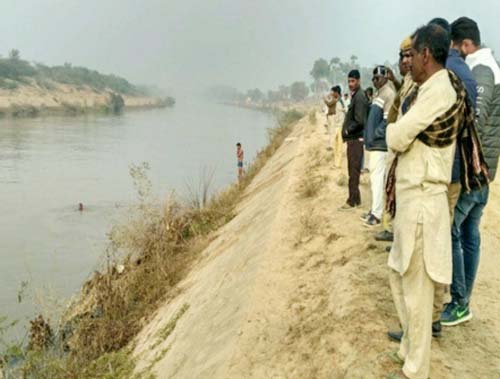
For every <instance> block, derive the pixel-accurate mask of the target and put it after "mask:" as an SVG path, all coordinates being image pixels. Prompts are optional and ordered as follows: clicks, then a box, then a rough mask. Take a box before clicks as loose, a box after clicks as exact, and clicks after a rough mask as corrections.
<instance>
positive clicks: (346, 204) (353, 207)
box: [339, 203, 359, 211]
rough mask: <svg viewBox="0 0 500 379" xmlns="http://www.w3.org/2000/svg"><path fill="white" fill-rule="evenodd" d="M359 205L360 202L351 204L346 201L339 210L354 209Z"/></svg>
mask: <svg viewBox="0 0 500 379" xmlns="http://www.w3.org/2000/svg"><path fill="white" fill-rule="evenodd" d="M358 207H359V204H358V205H351V204H349V203H345V204H344V205H342V206H341V207H340V208H339V211H350V210H352V209H356V208H358Z"/></svg>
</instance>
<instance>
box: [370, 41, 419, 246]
mask: <svg viewBox="0 0 500 379" xmlns="http://www.w3.org/2000/svg"><path fill="white" fill-rule="evenodd" d="M411 43H412V41H411V38H410V37H406V38H405V39H404V40H403V41H402V42H401V44H400V46H399V73H400V74H401V77H402V80H401V82H400V81H398V80H397V79H396V77H395V76H394V73H393V72H392V71H391V70H390V69H388V70H387V78H388V79H389V80H390V81H391V82H392V84H393V85H394V87H395V88H396V89H397V94H396V96H395V98H394V101H393V103H392V105H391V108H390V109H389V114H388V115H387V124H389V123H393V122H396V121H397V119H398V117H399V116H400V115H401V111H402V109H401V105H402V103H403V101H404V99H405V98H406V97H407V96H408V95H409V94H410V92H411V91H412V89H413V87H414V83H413V80H412V78H411V72H410V68H411ZM393 155H394V154H393V153H392V152H388V154H387V164H388V165H389V166H390V164H391V163H392V159H393ZM387 170H388V167H387V166H386V172H387ZM382 224H383V228H384V230H383V231H382V232H380V233H377V234H376V235H375V239H376V240H377V241H386V242H392V241H393V239H394V234H393V233H392V225H391V216H390V215H389V214H388V213H387V212H385V213H384V216H383V220H382ZM387 249H388V251H390V246H388V247H387Z"/></svg>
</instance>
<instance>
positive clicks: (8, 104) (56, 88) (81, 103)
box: [0, 81, 161, 114]
mask: <svg viewBox="0 0 500 379" xmlns="http://www.w3.org/2000/svg"><path fill="white" fill-rule="evenodd" d="M51 87H53V88H52V89H50V90H48V89H46V88H42V87H40V86H38V85H37V84H36V83H35V82H34V81H33V83H32V85H22V86H20V87H18V88H17V89H14V90H7V89H0V112H2V113H5V114H11V113H12V112H13V111H15V110H16V109H19V108H27V107H33V108H36V109H38V110H39V111H40V112H48V113H50V112H61V111H62V112H64V111H68V109H71V108H72V107H74V108H78V109H82V110H92V109H101V108H102V107H104V106H106V105H108V103H109V99H110V94H111V93H112V92H113V91H110V90H103V91H97V90H94V89H92V88H90V87H87V86H79V87H76V86H70V85H66V84H60V83H55V82H51ZM122 97H123V100H124V102H125V107H127V108H153V107H158V106H160V102H161V100H160V99H159V98H154V97H147V96H128V95H122Z"/></svg>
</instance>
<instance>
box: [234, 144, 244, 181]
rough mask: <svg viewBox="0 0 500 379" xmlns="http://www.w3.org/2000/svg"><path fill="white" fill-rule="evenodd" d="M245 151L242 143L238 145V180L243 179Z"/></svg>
mask: <svg viewBox="0 0 500 379" xmlns="http://www.w3.org/2000/svg"><path fill="white" fill-rule="evenodd" d="M243 154H244V153H243V149H242V148H241V143H239V142H238V143H237V144H236V158H237V159H238V180H241V178H243Z"/></svg>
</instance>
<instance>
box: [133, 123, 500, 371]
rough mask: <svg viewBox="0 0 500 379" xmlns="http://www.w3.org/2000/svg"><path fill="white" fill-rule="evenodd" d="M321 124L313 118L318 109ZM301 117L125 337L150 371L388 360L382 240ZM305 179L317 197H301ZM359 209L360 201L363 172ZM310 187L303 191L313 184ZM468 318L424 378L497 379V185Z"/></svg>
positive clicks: (448, 333)
mask: <svg viewBox="0 0 500 379" xmlns="http://www.w3.org/2000/svg"><path fill="white" fill-rule="evenodd" d="M317 117H318V119H320V115H319V114H318V115H317ZM320 124H321V123H320V122H318V123H317V124H316V125H310V124H309V123H308V121H307V117H306V118H304V119H303V120H302V121H301V122H299V124H297V126H296V127H295V130H294V132H293V133H292V134H291V136H290V137H289V138H288V140H287V141H286V142H285V144H284V145H283V146H282V147H281V148H280V149H279V150H278V152H277V153H276V154H275V155H274V156H273V157H272V158H271V159H270V160H269V162H268V164H267V165H266V166H265V167H264V169H263V170H262V171H261V172H260V173H259V175H258V176H257V177H256V178H255V180H254V182H253V183H252V184H251V185H250V186H249V187H248V189H247V192H246V195H245V198H244V200H243V201H242V203H241V204H240V205H239V207H238V209H237V216H236V217H235V218H234V219H233V220H232V221H231V222H230V223H229V224H227V225H226V226H225V227H224V228H223V229H222V230H220V231H219V232H218V233H217V236H215V239H214V241H213V242H212V243H211V245H210V246H209V247H208V248H207V249H206V250H205V252H204V253H203V257H202V258H201V260H200V262H199V263H198V264H197V266H196V268H195V269H194V270H193V271H192V272H191V273H190V274H189V276H188V277H187V279H186V280H185V281H184V282H182V283H181V285H180V288H179V290H180V294H179V295H178V296H177V298H175V299H174V300H173V301H171V302H170V303H168V304H165V305H164V306H163V307H162V308H161V309H159V310H158V312H157V314H156V315H155V317H154V318H153V319H152V321H151V322H150V323H149V324H148V325H147V326H146V327H145V328H144V330H143V331H142V332H141V334H140V335H139V336H138V338H137V340H136V348H135V352H134V354H135V356H136V357H138V359H139V364H138V367H137V370H138V371H140V370H142V369H144V368H145V367H147V366H150V365H151V367H152V368H153V372H155V373H156V374H157V376H158V378H259V379H261V378H363V379H366V378H382V377H384V374H385V373H386V372H389V371H393V370H396V369H397V367H396V366H395V365H394V364H393V363H392V362H391V361H390V360H389V359H387V357H386V354H385V353H386V352H390V351H393V350H395V349H396V348H397V345H396V344H394V343H392V342H390V341H388V339H387V338H386V331H387V329H388V328H389V327H393V326H395V325H397V320H396V315H395V310H394V308H393V305H392V300H391V294H390V289H389V285H388V280H387V274H388V269H387V266H386V261H387V253H385V246H386V245H385V244H383V243H377V242H375V241H374V240H373V238H372V237H373V234H374V232H375V231H373V230H371V229H367V228H365V227H363V226H362V225H361V222H360V220H359V216H360V213H361V210H358V211H355V212H347V213H341V212H339V211H337V208H338V207H339V206H340V205H342V204H343V203H344V201H345V198H346V191H347V188H346V187H345V186H341V185H339V184H337V183H338V179H339V176H340V175H341V170H335V169H333V168H332V159H331V153H330V152H327V151H326V149H325V147H326V141H327V136H326V135H325V133H324V130H323V126H322V125H320ZM308 183H309V184H310V183H319V184H320V185H319V186H317V187H316V189H317V193H313V195H312V196H309V195H304V193H305V191H304V189H305V188H306V187H307V186H308ZM364 183H365V184H363V186H362V196H363V200H364V204H365V205H367V204H368V203H369V194H368V193H369V190H368V184H367V180H366V178H365V180H364ZM313 187H314V186H313ZM490 196H491V197H490V203H489V204H488V207H487V210H486V214H485V216H484V222H483V226H482V228H483V246H484V248H483V251H482V262H481V267H480V272H479V274H478V282H477V286H476V292H475V295H474V299H473V305H472V310H473V312H474V319H473V320H472V321H470V322H469V323H467V324H465V325H461V326H458V327H455V328H449V329H445V330H444V335H443V337H442V338H441V339H439V340H434V341H433V347H432V348H433V355H432V371H431V374H432V375H431V377H432V378H433V379H445V378H459V379H460V378H464V379H466V378H498V377H500V374H499V373H500V349H499V346H500V319H499V318H498V315H499V314H500V276H499V275H498V267H500V254H498V247H499V246H500V244H499V242H500V232H499V220H500V217H499V216H500V185H499V184H498V182H497V183H495V184H494V185H493V186H492V189H491V195H490Z"/></svg>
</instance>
